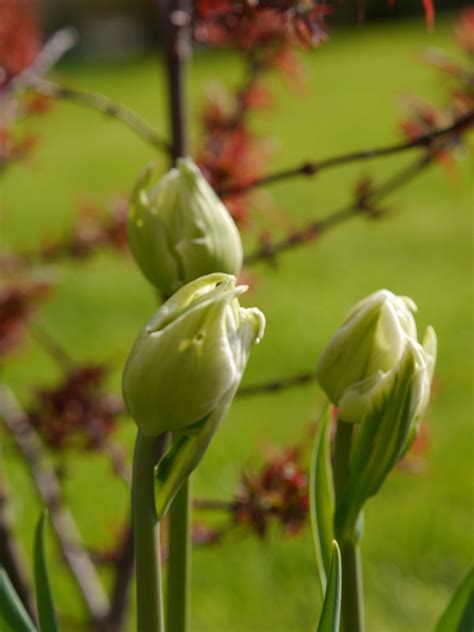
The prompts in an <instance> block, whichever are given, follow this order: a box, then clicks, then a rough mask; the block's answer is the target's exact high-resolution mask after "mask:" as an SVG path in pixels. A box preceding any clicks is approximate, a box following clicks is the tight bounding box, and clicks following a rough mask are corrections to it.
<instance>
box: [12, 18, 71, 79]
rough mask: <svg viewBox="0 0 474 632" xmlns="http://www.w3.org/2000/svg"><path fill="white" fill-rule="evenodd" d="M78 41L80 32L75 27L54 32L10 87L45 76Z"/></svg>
mask: <svg viewBox="0 0 474 632" xmlns="http://www.w3.org/2000/svg"><path fill="white" fill-rule="evenodd" d="M77 41H78V34H77V31H76V30H75V29H73V28H70V27H67V28H64V29H60V30H59V31H56V32H55V33H53V34H52V35H51V37H50V38H49V39H48V40H47V42H46V43H45V45H44V46H43V48H42V49H41V50H40V52H39V53H38V55H37V56H36V59H35V60H34V62H33V63H32V64H31V66H29V67H28V68H26V69H25V70H23V71H22V72H21V73H20V74H19V75H17V76H16V77H14V79H13V80H12V82H11V83H10V85H9V88H10V87H11V88H12V89H18V88H25V87H27V86H28V85H30V84H31V83H32V82H33V81H38V79H39V78H41V77H44V75H45V74H46V73H48V72H49V71H50V70H52V69H53V68H54V66H55V65H56V64H57V63H58V62H59V61H60V60H61V59H62V57H64V55H65V54H66V53H67V52H68V51H69V50H71V48H73V46H74V45H75V44H76V43H77Z"/></svg>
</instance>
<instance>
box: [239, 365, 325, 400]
mask: <svg viewBox="0 0 474 632" xmlns="http://www.w3.org/2000/svg"><path fill="white" fill-rule="evenodd" d="M315 380H316V374H315V372H314V371H303V372H301V373H296V375H290V376H289V377H284V378H280V379H278V380H271V381H269V382H260V383H258V384H248V385H246V386H241V387H240V388H239V390H238V391H237V396H238V397H250V396H252V395H260V394H264V393H276V392H278V391H283V390H287V389H289V388H295V387H298V386H306V385H307V384H311V383H312V382H314V381H315Z"/></svg>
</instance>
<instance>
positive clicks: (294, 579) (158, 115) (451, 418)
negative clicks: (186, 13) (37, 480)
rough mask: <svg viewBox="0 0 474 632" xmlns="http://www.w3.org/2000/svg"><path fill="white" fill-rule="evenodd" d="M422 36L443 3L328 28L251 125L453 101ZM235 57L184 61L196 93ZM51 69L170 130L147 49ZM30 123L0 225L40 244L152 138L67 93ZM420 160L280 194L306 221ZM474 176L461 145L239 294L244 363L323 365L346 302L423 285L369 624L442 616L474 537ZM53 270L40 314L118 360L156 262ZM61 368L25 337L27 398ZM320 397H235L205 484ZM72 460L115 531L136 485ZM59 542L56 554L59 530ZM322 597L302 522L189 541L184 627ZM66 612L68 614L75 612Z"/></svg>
mask: <svg viewBox="0 0 474 632" xmlns="http://www.w3.org/2000/svg"><path fill="white" fill-rule="evenodd" d="M427 46H442V47H443V48H445V49H448V50H452V49H453V43H452V40H451V31H450V24H449V20H444V21H442V20H440V21H439V22H438V24H437V27H436V30H435V31H434V32H433V33H427V32H426V30H425V27H424V24H423V22H422V20H418V21H416V22H413V23H411V22H410V23H391V24H384V25H383V26H364V27H361V28H355V27H354V28H353V29H352V30H351V31H349V32H340V33H338V32H336V33H334V34H333V37H332V39H331V41H330V42H329V43H328V44H327V45H325V46H324V47H322V48H321V49H320V50H318V51H316V52H315V53H314V54H312V55H310V56H307V57H306V58H305V60H304V63H305V66H306V71H307V76H308V80H309V81H308V89H307V94H306V97H305V98H304V99H299V98H295V96H294V94H293V93H292V92H291V90H290V89H289V88H288V85H287V84H286V83H285V82H284V81H281V80H279V79H278V80H277V79H272V80H271V84H272V87H273V89H274V90H275V93H276V95H277V98H276V100H275V108H274V109H273V111H272V112H271V113H265V114H263V115H257V116H255V127H256V129H258V130H260V131H262V132H264V133H268V134H269V135H271V137H272V139H274V142H275V144H276V147H278V153H277V155H276V159H275V161H274V162H273V163H272V167H275V168H276V167H277V166H286V165H291V164H293V163H295V162H298V161H300V160H301V159H304V158H317V157H324V156H327V155H330V154H336V153H338V152H343V151H344V152H345V151H349V150H352V149H357V148H359V147H361V146H366V145H377V144H381V143H385V142H387V141H394V140H396V138H398V136H397V131H396V120H397V118H398V117H399V112H400V110H399V98H400V97H401V96H402V95H403V94H406V93H410V92H411V93H413V92H415V93H416V94H418V95H420V96H423V97H426V98H431V99H433V100H434V101H436V102H438V103H442V102H443V94H444V92H443V89H442V84H441V83H440V82H439V80H438V78H437V77H436V76H435V74H434V72H432V71H430V70H429V69H427V68H425V67H424V66H422V65H421V64H420V63H418V61H419V60H418V59H417V55H418V54H419V52H420V51H421V50H423V49H424V48H426V47H427ZM241 72H242V71H241V68H240V67H239V66H238V65H237V64H236V62H235V60H234V59H232V58H231V57H230V56H227V55H216V54H212V55H211V54H200V55H197V56H196V58H195V59H194V61H193V63H192V67H191V69H190V76H189V80H190V85H191V108H192V111H193V112H194V113H195V114H196V113H197V112H198V111H199V106H200V103H201V102H202V98H203V92H204V89H205V88H206V86H208V85H209V84H210V83H212V82H213V81H216V80H218V81H222V82H223V83H224V84H227V85H233V84H235V82H237V81H238V80H239V78H240V77H241ZM60 74H61V79H62V80H64V81H65V82H69V83H71V84H73V85H77V86H80V87H84V88H87V89H90V90H95V91H99V92H102V93H104V94H107V95H109V96H110V97H112V98H116V99H117V100H120V101H121V102H124V103H126V104H129V105H130V106H132V107H134V108H136V109H137V110H139V111H140V112H141V113H143V115H144V116H146V117H147V118H148V119H149V120H151V121H153V122H154V123H155V124H156V126H157V128H159V129H160V130H162V131H163V132H165V131H166V116H165V115H164V112H165V95H164V90H163V85H164V79H163V69H162V67H161V66H160V65H159V63H157V62H156V61H155V60H154V59H151V58H150V59H146V60H137V61H134V62H127V63H122V64H120V65H110V66H109V65H87V66H77V67H76V66H75V67H66V68H64V69H63V71H62V72H61V73H60ZM38 129H39V131H40V133H41V134H42V136H43V142H42V143H41V145H40V147H39V149H38V152H37V155H36V158H35V159H34V161H33V162H32V163H31V164H30V165H29V166H27V167H26V168H25V166H24V165H22V166H19V167H15V168H12V169H11V170H10V171H9V172H8V173H7V175H6V176H5V177H4V178H3V180H2V182H1V183H0V186H1V198H0V203H1V206H2V239H4V240H5V242H7V243H8V244H10V245H14V246H21V247H28V246H34V244H37V243H38V242H39V241H40V240H41V239H42V238H43V236H44V235H46V234H49V235H58V234H59V233H60V232H61V231H62V230H63V229H64V228H66V227H67V226H69V225H70V224H71V223H72V222H73V218H74V212H73V207H74V204H75V202H77V200H79V199H81V198H82V197H83V196H84V193H87V194H90V195H92V196H94V197H95V198H96V199H98V200H100V201H103V202H106V201H107V200H108V199H110V194H111V193H112V192H116V191H122V192H124V193H126V192H127V191H128V190H129V188H130V186H131V184H132V183H133V181H134V178H135V176H136V174H137V173H138V172H139V170H140V169H141V168H142V166H143V164H144V163H145V162H146V161H148V160H149V159H150V158H152V157H154V156H153V152H152V151H151V150H150V149H149V148H148V147H146V146H145V145H143V144H142V142H141V141H140V140H138V139H136V138H135V137H134V136H133V135H132V134H131V133H130V132H128V131H127V130H126V129H124V128H122V127H121V126H120V124H119V123H116V122H113V121H110V120H108V119H104V118H103V117H101V116H99V115H97V114H95V113H92V112H89V111H87V110H83V109H80V108H78V107H77V106H75V105H72V104H61V105H59V106H58V107H57V109H56V111H55V112H54V113H53V114H52V115H51V116H49V117H45V119H44V120H43V121H42V122H41V123H39V124H38ZM159 160H162V159H161V158H159ZM409 160H410V157H406V156H405V157H404V156H399V157H394V158H387V159H383V160H381V161H378V162H377V163H372V164H368V163H366V164H364V165H359V166H350V167H345V168H341V169H338V170H334V171H331V172H328V173H324V174H322V175H321V176H320V177H318V178H315V179H313V180H310V181H299V180H295V181H292V182H288V183H287V184H281V185H275V186H273V188H272V189H271V194H272V196H273V198H274V200H275V201H276V204H277V205H278V207H279V208H282V209H285V210H286V211H287V214H288V217H289V218H290V221H291V223H293V222H294V225H298V224H299V223H300V222H303V221H304V220H305V219H309V218H315V217H324V215H325V214H327V213H329V212H331V210H335V209H336V208H338V206H339V205H340V204H341V203H343V202H344V201H346V200H347V199H348V192H349V190H350V187H351V186H352V184H353V182H354V180H355V178H356V177H360V176H361V175H364V174H368V173H374V174H376V175H377V176H380V177H383V176H384V175H388V174H389V173H390V172H391V171H392V170H394V169H396V168H397V167H398V168H399V167H400V166H402V165H403V164H405V163H407V162H408V161H409ZM163 165H164V163H163ZM470 182H472V161H470V160H469V159H465V160H464V161H463V162H462V163H461V164H460V167H459V170H458V171H457V173H456V176H455V177H454V178H452V179H451V180H448V179H447V178H446V177H445V174H444V173H442V172H441V171H440V169H439V168H438V167H434V168H433V169H431V170H430V171H429V172H428V173H426V174H424V175H423V176H421V177H420V178H419V179H418V180H417V181H416V182H415V183H413V184H411V185H410V186H409V187H407V188H406V189H404V190H403V191H402V192H400V193H398V194H396V195H394V196H393V197H392V199H391V208H393V213H392V214H391V215H390V216H389V217H388V218H387V219H385V220H384V221H381V222H375V223H374V222H373V223H368V222H365V221H363V220H359V219H357V220H354V221H352V222H350V223H347V224H345V225H344V226H342V227H340V228H338V229H337V230H335V231H334V232H331V233H329V234H327V235H326V236H324V238H322V239H321V241H320V242H317V243H315V244H314V245H312V246H308V247H306V248H301V249H298V250H295V251H293V252H291V253H288V254H286V255H284V256H282V257H281V259H280V261H279V266H278V268H277V269H268V268H267V267H265V266H258V267H255V269H254V270H253V271H252V272H253V274H254V275H255V282H254V287H253V289H252V291H251V292H249V294H248V295H247V298H246V299H245V300H246V301H247V303H248V304H249V305H252V304H256V305H258V306H259V307H261V309H262V310H263V311H264V312H265V314H266V316H267V323H268V327H267V333H266V336H265V340H264V342H263V344H262V345H261V346H260V347H259V348H257V349H256V350H255V351H254V353H253V356H252V358H251V361H250V363H249V367H248V371H247V374H246V381H247V382H252V381H255V380H257V379H258V380H263V379H265V378H272V377H276V376H281V375H285V374H291V373H292V372H293V371H298V370H302V369H306V368H310V367H312V366H314V364H315V362H316V359H317V357H318V354H319V353H320V351H321V349H322V347H323V345H324V343H325V341H326V340H327V338H328V336H329V335H330V334H331V332H332V331H333V329H334V328H335V327H336V326H337V325H338V324H339V322H340V321H341V319H342V317H343V315H344V313H345V312H346V310H347V309H348V308H349V307H350V305H351V304H352V303H353V302H354V301H356V300H358V299H359V298H361V297H363V296H365V295H366V294H368V293H370V292H372V291H374V290H376V289H378V288H380V287H388V288H390V289H391V290H393V291H394V292H396V293H401V294H407V295H409V296H412V297H413V298H414V299H415V300H416V302H417V303H418V306H419V318H418V322H419V325H420V331H421V332H423V330H424V328H425V326H426V325H427V324H429V323H431V324H432V325H433V326H434V327H435V329H436V331H437V333H438V337H439V342H440V349H439V360H438V367H437V373H436V391H435V397H434V401H433V405H432V407H431V409H430V411H429V414H428V420H429V428H430V436H431V447H430V451H429V454H428V455H427V469H426V472H425V474H424V475H423V476H413V475H408V474H406V473H405V474H404V473H395V474H393V475H392V476H391V477H390V479H389V480H388V482H387V483H386V484H385V486H384V488H383V491H382V493H381V494H380V495H379V496H378V497H377V498H376V499H373V500H372V501H371V502H369V504H368V507H367V512H366V533H365V538H364V543H363V556H364V569H365V591H366V599H367V617H368V630H369V632H372V631H373V632H395V631H417V632H418V631H419V632H424V631H425V630H429V629H431V627H432V625H433V623H434V621H435V620H436V618H437V617H438V616H439V614H440V612H441V611H442V609H443V607H444V605H445V603H446V601H447V600H448V598H449V595H450V593H451V591H452V589H453V587H454V586H455V584H456V583H457V582H458V581H459V580H460V578H461V576H462V575H463V574H464V572H465V570H466V568H467V566H468V563H469V558H470V557H471V556H472V553H473V538H472V533H473V513H472V499H473V476H472V462H473V456H474V455H473V434H472V425H471V423H472V420H471V413H472V376H473V371H472V369H473V364H472V358H473V353H472V352H473V336H472V329H471V325H472V298H473V297H472V241H471V239H470V237H471V236H472V216H471V213H470V211H471V209H470V204H471V202H472V185H471V184H470ZM278 231H279V229H278V226H277V227H276V228H275V232H276V234H278ZM246 241H247V242H250V241H251V237H250V236H249V237H246ZM54 275H55V276H56V278H57V280H58V286H57V290H56V292H55V294H54V297H53V299H52V300H51V301H49V302H48V303H47V304H46V305H45V306H44V308H42V310H41V314H40V322H41V323H42V325H43V326H44V328H46V329H47V330H49V331H51V332H54V335H55V336H56V337H57V338H58V339H59V340H60V341H62V342H63V343H64V344H65V345H67V347H68V348H69V349H70V350H71V352H72V353H73V355H74V357H75V358H77V359H78V360H79V359H80V360H94V359H108V360H111V361H112V362H114V363H115V364H116V365H117V367H120V365H121V364H123V361H124V359H125V357H126V355H127V352H128V349H129V348H130V346H131V343H132V341H133V339H134V337H135V335H136V333H137V331H138V330H139V328H140V327H141V326H142V324H143V323H144V322H145V321H146V320H147V319H148V317H149V316H150V314H151V313H152V312H153V310H154V299H153V296H152V293H151V292H150V290H149V287H148V286H147V285H146V283H145V281H144V280H143V279H142V278H141V277H140V275H139V274H138V272H137V270H136V269H135V268H134V266H133V265H132V264H131V262H130V261H128V260H124V259H122V258H118V257H115V256H113V255H107V256H106V255H100V256H98V257H96V258H94V259H93V260H91V261H89V262H87V263H85V264H84V265H81V266H69V265H65V266H62V267H61V268H58V269H56V270H54ZM57 377H58V374H57V369H56V367H55V366H54V365H53V364H52V363H51V361H50V360H49V359H48V358H47V357H46V356H45V355H44V353H43V352H42V351H41V349H39V348H37V347H36V346H35V345H34V343H33V342H32V341H30V344H28V345H27V346H25V347H24V349H23V350H22V351H21V353H20V354H19V355H18V356H17V357H16V358H15V359H14V360H13V361H11V362H9V364H8V367H6V379H7V381H8V383H10V384H11V386H12V387H13V388H14V389H15V390H16V392H17V393H18V394H19V396H20V397H21V398H22V399H23V400H24V401H26V400H27V397H28V393H29V390H30V387H31V385H37V384H38V382H39V381H41V382H42V383H45V382H49V381H53V380H55V379H56V378H57ZM119 381H120V370H119V369H117V371H116V373H115V374H114V376H113V379H112V384H111V387H113V388H115V389H117V388H118V387H119ZM321 402H322V396H321V393H320V391H319V390H318V389H317V388H316V387H315V386H312V387H307V388H305V389H299V390H294V391H291V392H286V393H282V394H279V395H274V396H273V397H268V396H261V397H258V398H254V399H247V400H240V401H236V402H235V405H234V406H233V408H232V411H231V413H230V414H229V416H228V419H227V420H226V423H225V424H224V425H223V426H222V428H221V430H220V431H219V434H218V436H217V437H216V438H215V441H214V443H213V444H212V446H211V448H210V450H209V452H208V454H207V455H206V458H205V460H204V462H203V463H202V465H201V466H200V468H199V471H198V472H197V474H196V475H195V490H196V493H197V494H199V495H203V496H204V495H206V496H208V497H215V498H221V497H222V498H226V497H229V496H230V495H231V494H232V492H233V491H234V490H235V486H236V483H237V480H238V477H239V473H240V471H241V469H242V467H243V466H246V465H247V466H248V465H255V464H258V462H259V460H260V456H259V449H260V448H261V447H262V445H266V444H268V443H271V444H274V445H277V446H278V445H285V443H287V442H292V441H297V440H298V439H299V438H300V437H301V436H302V434H303V433H304V432H305V429H306V427H307V424H308V422H309V421H310V420H312V419H314V418H315V417H316V415H317V413H318V411H319V409H320V406H321ZM119 432H120V438H121V440H122V441H123V442H124V445H126V446H127V447H128V448H129V449H130V447H131V444H132V440H133V435H134V427H133V424H132V423H128V422H127V423H125V422H124V424H123V427H121V429H120V431H119ZM5 457H6V459H5V461H6V465H5V468H6V473H7V475H8V477H9V479H10V481H11V484H12V487H13V489H14V490H15V497H14V515H15V521H16V524H17V525H18V529H19V533H20V535H21V537H22V538H23V541H24V543H25V547H26V548H27V550H29V548H30V542H31V539H32V531H33V525H34V522H35V520H36V517H37V515H38V505H37V502H36V499H35V497H34V495H33V494H32V492H31V491H30V486H29V483H28V478H27V474H26V473H25V471H24V470H23V468H22V467H21V466H20V465H19V464H18V463H17V462H16V461H15V458H14V453H13V451H11V450H10V449H9V448H8V447H7V448H6V449H5ZM67 474H68V476H67V478H66V480H65V490H66V494H67V497H68V499H69V500H70V502H71V504H72V507H73V510H74V514H75V515H76V517H77V520H78V522H79V524H80V527H81V531H82V533H83V535H84V538H85V539H86V541H87V543H88V544H91V545H101V546H105V545H106V544H107V542H110V539H111V537H112V536H115V534H116V533H117V531H118V529H119V528H120V525H121V524H122V523H123V521H124V519H125V516H126V513H127V510H128V495H127V491H126V490H125V489H124V487H123V486H122V485H121V484H120V483H119V482H118V481H116V480H114V479H113V478H112V477H111V476H110V475H109V474H110V470H109V465H108V463H107V462H106V460H105V459H104V458H103V457H101V456H100V455H98V456H88V457H87V458H84V457H81V456H72V457H71V458H70V459H68V468H67ZM51 556H52V557H53V558H54V559H58V553H57V551H56V550H55V549H54V546H53V545H51ZM53 563H54V562H53ZM106 579H107V577H106ZM53 584H54V590H55V593H56V595H57V597H58V602H59V607H60V610H61V612H63V613H67V614H79V613H80V605H79V603H78V599H77V595H76V593H75V589H74V587H73V585H72V583H71V580H70V579H69V577H68V576H67V573H65V572H64V571H63V570H62V568H61V566H60V564H59V563H57V564H56V565H55V572H54V576H53ZM318 603H319V602H318V596H317V584H316V577H315V568H314V562H313V553H312V548H311V541H310V536H309V531H308V530H307V531H305V533H304V534H303V535H302V536H301V537H299V538H294V539H290V538H284V537H282V535H281V533H280V532H279V531H274V532H272V533H271V534H270V536H269V538H268V539H267V540H266V541H265V542H264V543H263V544H262V543H260V542H258V541H256V539H255V538H253V537H248V538H246V539H243V540H241V539H233V540H232V541H229V542H228V543H226V545H225V546H224V547H221V548H211V549H206V550H199V551H196V553H195V556H194V571H193V604H192V609H193V613H192V630H193V632H198V631H201V632H205V631H209V632H211V631H212V632H231V631H232V632H234V631H237V630H242V631H246V632H263V631H266V630H268V631H270V630H272V632H290V631H295V632H296V631H298V632H299V631H303V630H309V629H314V626H315V621H316V617H317V611H318ZM65 629H66V630H69V629H71V630H72V629H73V626H72V624H69V625H68V626H66V628H65ZM130 629H132V628H130Z"/></svg>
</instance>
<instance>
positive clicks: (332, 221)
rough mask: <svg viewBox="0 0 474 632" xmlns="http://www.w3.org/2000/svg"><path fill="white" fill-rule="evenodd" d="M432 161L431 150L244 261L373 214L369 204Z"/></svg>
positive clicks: (267, 256) (248, 262)
mask: <svg viewBox="0 0 474 632" xmlns="http://www.w3.org/2000/svg"><path fill="white" fill-rule="evenodd" d="M432 161H433V157H432V156H431V155H429V154H427V155H425V156H423V157H422V158H421V159H420V158H419V159H417V160H416V161H415V162H414V163H411V164H410V165H409V166H408V167H405V168H403V169H402V170H401V171H399V172H397V173H396V174H395V175H394V176H392V177H391V178H389V179H388V180H386V181H385V182H384V183H383V184H381V185H380V186H379V187H378V188H376V189H374V190H373V191H372V192H371V193H370V195H369V197H368V198H367V197H366V198H360V197H358V198H356V199H355V200H354V201H353V202H351V203H350V204H348V205H347V206H344V207H342V208H341V209H339V210H338V211H335V212H334V213H332V214H330V215H328V216H327V217H325V218H324V219H322V220H319V221H313V222H309V223H308V224H306V226H304V227H303V228H301V229H300V230H297V231H295V232H293V233H291V234H290V235H289V236H288V237H284V238H283V239H281V240H279V241H276V242H273V243H266V244H263V245H262V246H260V247H259V248H257V249H256V250H255V251H254V252H251V253H250V254H248V255H247V256H246V257H245V259H244V264H245V265H252V264H254V263H256V262H258V261H262V260H264V259H267V260H270V261H271V260H273V259H275V257H276V256H277V255H278V254H280V253H282V252H285V251H287V250H291V249H292V248H295V247H296V246H301V245H302V244H305V243H308V242H309V241H311V240H312V239H314V238H315V237H319V236H320V235H321V234H322V233H324V232H326V231H328V230H329V229H331V228H334V227H335V226H338V225H339V224H341V223H343V222H345V221H347V220H349V219H351V218H353V217H357V216H358V215H362V214H366V215H368V216H369V217H370V216H371V215H373V212H372V211H371V210H370V207H369V205H370V206H373V204H374V203H377V202H379V201H380V200H381V199H382V198H384V197H385V196H387V195H389V194H390V193H392V192H393V191H395V190H396V189H399V188H400V187H402V186H403V185H404V184H406V183H407V182H409V181H410V180H412V179H413V178H414V177H415V176H417V175H418V174H419V173H421V171H423V170H424V169H425V168H426V167H427V166H428V165H429V164H431V162H432Z"/></svg>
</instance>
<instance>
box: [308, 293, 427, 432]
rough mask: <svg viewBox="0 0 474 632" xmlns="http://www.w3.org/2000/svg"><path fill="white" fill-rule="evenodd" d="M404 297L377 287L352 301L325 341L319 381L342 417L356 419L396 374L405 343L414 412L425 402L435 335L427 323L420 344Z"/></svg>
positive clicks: (411, 308) (412, 306)
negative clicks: (413, 374)
mask: <svg viewBox="0 0 474 632" xmlns="http://www.w3.org/2000/svg"><path fill="white" fill-rule="evenodd" d="M415 311H416V305H415V303H414V302H413V301H412V300H411V299H410V298H407V297H402V296H395V295H394V294H392V293H391V292H389V291H388V290H379V291H378V292H375V293H374V294H371V295H370V296H368V297H367V298H365V299H363V300H362V301H360V302H359V303H357V304H356V305H355V306H354V307H353V308H352V309H351V310H350V312H349V313H348V315H347V317H346V320H345V321H344V322H343V324H342V325H341V327H340V328H339V329H338V330H337V331H336V333H335V334H334V335H333V337H332V338H331V339H330V341H329V342H328V344H327V345H326V347H325V349H324V350H323V353H322V354H321V357H320V359H319V362H318V366H317V369H316V374H317V378H318V381H319V383H320V385H321V387H322V388H323V390H324V391H325V392H326V394H327V395H328V397H329V399H330V400H331V401H332V402H333V403H334V404H335V405H336V406H337V407H338V408H339V417H340V418H341V419H343V420H344V421H351V422H359V421H361V419H362V417H363V415H364V411H365V410H366V409H367V407H368V406H369V405H370V402H371V399H372V398H373V397H374V396H375V395H376V393H377V392H378V391H380V390H381V389H383V387H384V384H386V382H387V380H389V379H392V377H393V375H396V373H397V370H398V367H399V365H400V361H401V359H402V357H403V355H404V353H405V351H406V348H407V345H410V347H411V349H412V353H413V354H414V357H415V358H416V361H415V364H416V367H417V372H418V373H417V379H416V382H417V384H418V386H417V393H418V394H417V397H416V398H414V400H413V414H414V415H415V412H416V416H417V417H418V416H419V415H420V414H422V412H423V411H424V409H425V408H426V405H427V403H428V399H429V389H430V384H431V378H432V374H433V369H434V364H435V360H436V335H435V333H434V330H433V329H432V328H428V330H427V332H426V335H425V340H424V343H423V346H421V345H420V344H419V343H418V340H417V332H416V324H415V320H414V318H413V312H415Z"/></svg>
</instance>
